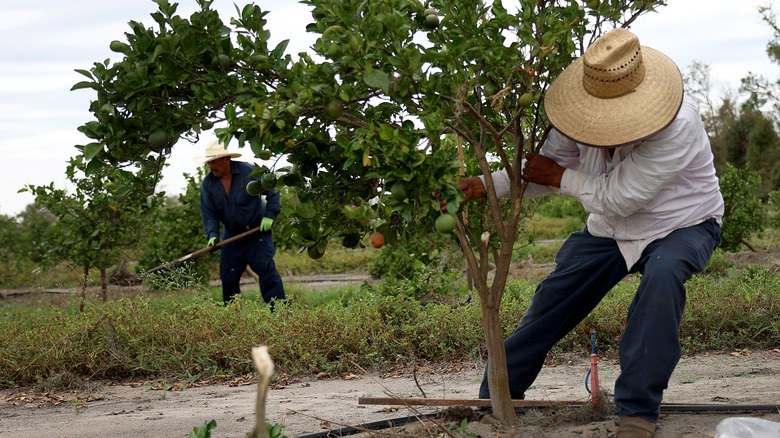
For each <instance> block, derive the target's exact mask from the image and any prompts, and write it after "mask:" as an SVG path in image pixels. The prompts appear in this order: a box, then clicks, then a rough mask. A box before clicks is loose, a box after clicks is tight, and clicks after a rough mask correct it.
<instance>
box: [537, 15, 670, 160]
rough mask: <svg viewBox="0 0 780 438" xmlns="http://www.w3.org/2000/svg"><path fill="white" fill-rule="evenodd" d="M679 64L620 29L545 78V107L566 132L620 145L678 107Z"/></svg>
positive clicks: (657, 126) (593, 142) (654, 128)
mask: <svg viewBox="0 0 780 438" xmlns="http://www.w3.org/2000/svg"><path fill="white" fill-rule="evenodd" d="M682 98H683V83H682V75H681V74H680V70H679V69H678V68H677V66H676V65H675V64H674V62H673V61H672V60H671V59H669V57H667V56H666V55H664V54H663V53H661V52H659V51H657V50H654V49H651V48H649V47H644V46H640V45H639V39H638V38H637V36H636V35H634V34H633V33H631V32H629V31H627V30H625V29H614V30H612V31H610V32H608V33H606V34H604V35H603V36H602V37H601V38H599V39H598V40H596V42H594V43H593V44H592V45H591V46H590V47H588V49H587V50H586V51H585V54H584V55H583V56H581V57H579V58H578V59H577V60H575V61H574V62H573V63H571V64H570V65H569V66H568V67H566V69H564V71H563V72H561V74H560V75H558V77H557V78H556V79H555V80H554V81H553V83H552V84H550V88H549V89H548V90H547V93H546V94H545V98H544V110H545V113H546V114H547V118H548V119H549V120H550V123H552V125H553V126H554V127H555V128H556V129H557V130H559V131H560V132H561V133H563V134H564V135H565V136H567V137H569V138H571V139H573V140H574V141H577V142H579V143H582V144H585V145H588V146H600V147H614V146H624V145H626V144H630V143H633V142H636V141H639V140H642V139H644V138H647V137H649V136H651V135H653V134H655V133H657V132H658V131H660V130H662V129H663V128H665V127H666V126H667V125H669V123H671V122H672V120H674V118H675V116H676V115H677V112H678V111H679V110H680V105H681V104H682Z"/></svg>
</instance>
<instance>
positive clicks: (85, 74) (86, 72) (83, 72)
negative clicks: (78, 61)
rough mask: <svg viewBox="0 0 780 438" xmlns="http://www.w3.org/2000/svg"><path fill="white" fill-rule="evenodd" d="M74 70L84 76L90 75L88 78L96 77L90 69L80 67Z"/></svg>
mask: <svg viewBox="0 0 780 438" xmlns="http://www.w3.org/2000/svg"><path fill="white" fill-rule="evenodd" d="M74 71H75V72H76V73H81V74H82V75H84V76H86V77H88V78H90V79H94V78H93V77H92V73H90V72H89V70H82V69H80V68H77V69H75V70H74Z"/></svg>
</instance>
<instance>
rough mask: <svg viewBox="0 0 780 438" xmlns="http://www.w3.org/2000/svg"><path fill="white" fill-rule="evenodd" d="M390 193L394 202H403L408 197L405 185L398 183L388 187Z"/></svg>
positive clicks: (401, 182)
mask: <svg viewBox="0 0 780 438" xmlns="http://www.w3.org/2000/svg"><path fill="white" fill-rule="evenodd" d="M390 193H391V195H392V197H393V199H395V200H396V201H399V202H400V201H404V200H406V198H408V197H409V190H408V189H407V188H406V183H404V182H403V181H398V182H396V183H395V184H393V186H392V187H390Z"/></svg>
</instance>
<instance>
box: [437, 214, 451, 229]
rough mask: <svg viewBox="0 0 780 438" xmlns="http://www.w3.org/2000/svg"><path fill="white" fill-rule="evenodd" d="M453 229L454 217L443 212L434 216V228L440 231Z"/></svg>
mask: <svg viewBox="0 0 780 438" xmlns="http://www.w3.org/2000/svg"><path fill="white" fill-rule="evenodd" d="M454 229H455V218H454V217H453V216H452V215H451V214H448V213H444V214H442V215H441V216H439V217H437V218H436V230H437V231H438V232H440V233H451V232H452V230H454Z"/></svg>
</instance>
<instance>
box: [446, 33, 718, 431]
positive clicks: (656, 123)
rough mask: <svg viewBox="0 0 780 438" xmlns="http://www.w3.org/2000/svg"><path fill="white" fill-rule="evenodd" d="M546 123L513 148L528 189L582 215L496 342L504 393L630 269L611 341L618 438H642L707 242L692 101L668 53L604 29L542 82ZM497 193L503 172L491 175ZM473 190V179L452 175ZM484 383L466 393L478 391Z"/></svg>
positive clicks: (701, 140)
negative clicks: (566, 200) (618, 330)
mask: <svg viewBox="0 0 780 438" xmlns="http://www.w3.org/2000/svg"><path fill="white" fill-rule="evenodd" d="M544 110H545V113H546V115H547V118H548V120H549V121H550V123H551V124H552V126H553V128H554V129H553V130H552V131H551V132H550V134H549V136H548V138H547V140H546V141H545V143H544V145H543V146H542V148H541V150H540V154H538V155H537V154H533V153H529V154H527V155H526V156H525V158H526V160H525V164H524V167H523V170H522V178H523V179H524V180H525V181H528V182H529V183H530V184H529V186H528V188H527V191H526V196H528V197H532V196H536V195H540V194H544V193H551V192H553V191H555V190H558V189H560V191H561V193H562V194H564V195H566V196H570V197H573V198H575V199H577V200H579V201H580V202H581V203H582V205H583V206H584V208H585V210H587V211H588V212H589V213H590V216H589V217H588V221H587V225H586V227H585V229H584V230H582V231H581V232H576V233H572V234H571V235H570V236H569V238H568V239H566V241H565V242H564V244H563V245H562V247H561V249H560V250H559V251H558V254H557V255H556V267H555V270H554V271H553V272H552V273H551V274H550V275H549V276H548V277H547V278H545V279H544V280H543V281H542V282H541V283H540V284H539V285H538V287H537V289H536V293H535V294H534V296H533V298H532V300H531V303H530V305H529V306H528V309H527V311H526V312H525V314H524V315H523V318H522V320H521V321H520V323H519V325H518V326H517V328H516V330H515V331H514V333H512V335H510V336H509V338H507V339H506V341H505V342H504V345H505V347H506V352H507V365H508V372H509V385H510V392H511V395H512V398H523V395H524V393H525V391H526V389H528V387H530V386H531V384H532V383H533V381H534V379H535V378H536V376H537V374H538V373H539V371H540V369H541V368H542V365H543V363H544V360H545V356H546V355H547V352H548V351H549V350H550V348H552V346H553V345H554V344H555V343H556V342H558V341H559V340H560V339H561V338H563V337H564V336H565V335H566V334H567V333H568V332H569V331H571V330H572V329H574V328H575V327H576V326H577V324H578V323H579V322H580V321H582V319H583V318H585V317H586V316H587V315H588V314H589V313H590V312H591V310H593V309H594V308H595V307H596V305H597V304H598V303H599V302H600V301H601V299H602V298H604V296H605V295H606V294H607V292H609V290H610V289H612V287H613V286H615V285H616V284H617V283H618V282H619V281H620V280H621V279H623V278H624V277H625V276H626V275H628V274H630V273H637V272H638V273H641V274H642V277H641V281H640V284H639V287H638V289H637V291H636V295H635V296H634V299H633V302H632V303H631V306H630V308H629V310H628V315H627V319H626V328H625V331H624V333H623V336H622V339H621V342H620V353H619V354H620V367H621V374H620V376H619V377H618V379H617V381H616V382H615V403H616V405H617V409H618V411H617V414H618V416H619V417H620V418H621V423H620V427H619V431H618V437H621V438H623V437H625V438H628V437H652V436H653V435H654V433H655V423H656V421H657V420H658V415H659V410H660V404H661V399H662V396H663V391H664V389H666V387H667V386H668V382H669V378H670V377H671V374H672V371H673V370H674V368H675V366H676V365H677V361H678V360H679V358H680V352H681V349H680V343H679V340H678V329H679V327H680V321H681V318H682V314H683V308H684V306H685V282H686V281H687V280H688V279H689V278H691V276H692V275H693V274H694V273H696V272H699V271H701V270H702V269H703V268H704V267H705V264H706V263H707V261H708V260H709V258H710V256H711V255H712V252H713V251H714V249H715V247H716V246H717V245H718V244H719V243H720V224H721V218H722V216H723V198H722V196H721V193H720V189H719V186H718V178H717V177H716V175H715V168H714V165H713V155H712V151H711V148H710V143H709V140H708V138H707V134H706V132H705V131H704V127H703V125H702V122H701V117H700V115H699V113H698V110H697V108H696V105H695V104H694V103H693V102H692V101H691V99H690V98H688V97H686V96H684V94H683V83H682V77H681V75H680V72H679V70H678V69H677V67H676V65H675V64H674V62H672V60H670V59H669V58H668V57H666V56H665V55H663V54H662V53H660V52H658V51H656V50H653V49H651V48H648V47H643V46H640V44H639V40H638V39H637V37H636V36H635V35H633V34H632V33H631V32H629V31H627V30H624V29H615V30H613V31H610V32H608V33H606V34H605V35H604V36H602V37H601V38H599V39H598V40H597V41H596V42H595V43H594V44H592V45H591V46H590V47H589V48H588V49H587V50H586V52H585V54H584V55H583V56H582V57H580V58H579V59H577V60H576V61H574V62H573V63H572V64H571V65H569V66H568V67H567V68H566V69H565V70H564V71H563V72H562V73H561V74H560V75H559V76H558V77H557V78H556V79H555V80H554V81H553V83H552V84H551V85H550V87H549V90H548V91H547V93H546V95H545V98H544ZM492 178H493V181H494V185H495V187H496V193H497V194H498V196H499V197H506V196H508V193H509V177H508V176H507V174H506V171H498V172H495V173H493V174H492ZM459 188H460V189H461V190H463V191H464V193H465V195H466V200H470V199H475V198H483V197H485V192H484V189H485V185H484V177H483V176H480V177H471V178H464V179H461V180H460V181H459ZM488 391H489V390H488V385H487V379H485V380H483V382H482V387H481V388H480V394H479V395H480V397H481V398H489V396H490V395H489V392H488Z"/></svg>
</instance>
